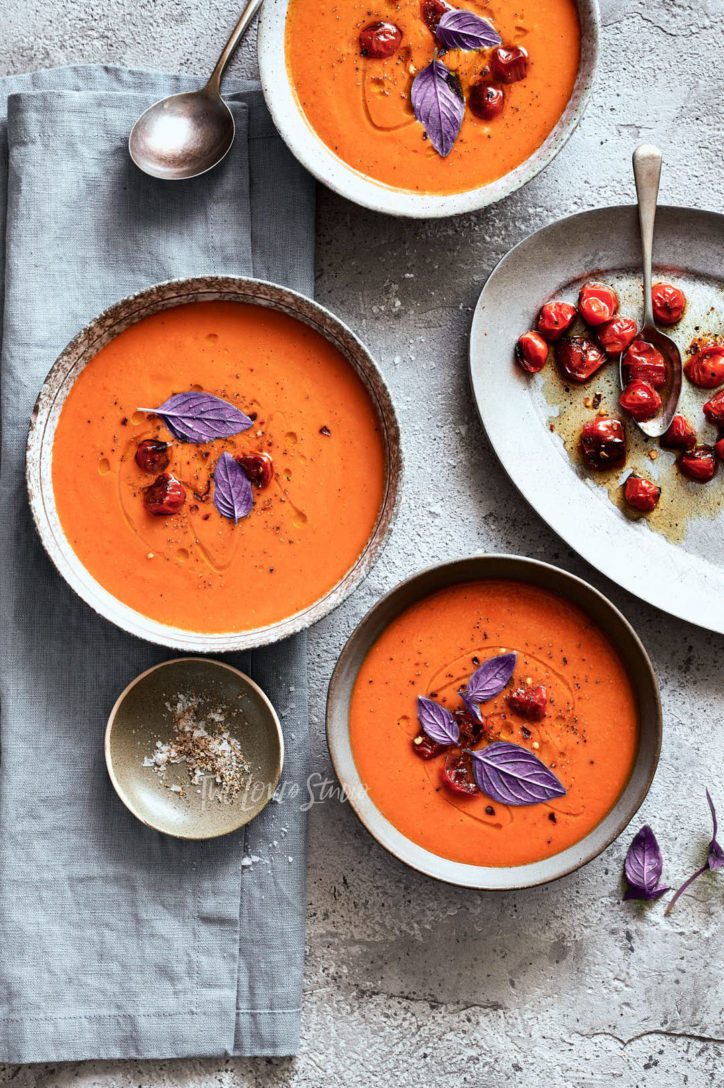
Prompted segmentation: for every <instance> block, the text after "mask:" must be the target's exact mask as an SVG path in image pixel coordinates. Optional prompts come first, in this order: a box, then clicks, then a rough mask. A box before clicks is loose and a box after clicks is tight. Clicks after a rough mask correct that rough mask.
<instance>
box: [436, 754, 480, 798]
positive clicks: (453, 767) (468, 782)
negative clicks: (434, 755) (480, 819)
mask: <svg viewBox="0 0 724 1088" xmlns="http://www.w3.org/2000/svg"><path fill="white" fill-rule="evenodd" d="M440 774H441V776H442V780H443V782H444V783H445V785H446V786H447V787H448V789H451V790H452V791H453V793H465V794H468V795H470V794H473V793H477V792H478V787H477V785H476V784H475V775H474V774H473V757H472V756H469V755H468V754H467V752H450V754H449V755H448V756H447V757H446V759H445V762H444V763H443V765H442V767H441V769H440Z"/></svg>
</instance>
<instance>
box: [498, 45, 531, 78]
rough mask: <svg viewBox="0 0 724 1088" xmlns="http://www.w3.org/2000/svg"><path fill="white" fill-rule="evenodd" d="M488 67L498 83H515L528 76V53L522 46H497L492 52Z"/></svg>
mask: <svg viewBox="0 0 724 1088" xmlns="http://www.w3.org/2000/svg"><path fill="white" fill-rule="evenodd" d="M490 67H491V69H492V71H493V76H494V78H495V79H497V80H498V81H499V82H500V83H517V82H518V80H519V79H525V77H526V76H527V75H528V51H527V50H526V49H524V48H523V46H522V45H509V46H505V45H499V46H497V48H496V49H494V50H493V52H492V55H491V57H490Z"/></svg>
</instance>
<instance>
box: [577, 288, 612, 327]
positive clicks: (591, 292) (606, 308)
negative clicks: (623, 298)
mask: <svg viewBox="0 0 724 1088" xmlns="http://www.w3.org/2000/svg"><path fill="white" fill-rule="evenodd" d="M617 310H618V295H617V294H616V292H615V291H614V289H613V287H609V286H608V284H607V283H595V282H593V281H592V282H591V283H584V285H583V287H582V288H581V293H580V295H579V296H578V312H579V313H580V315H581V317H582V318H583V320H584V321H585V322H586V323H587V324H588V325H594V326H595V325H604V324H605V323H606V322H607V321H610V320H611V318H612V317H613V315H614V314H615V313H616V311H617Z"/></svg>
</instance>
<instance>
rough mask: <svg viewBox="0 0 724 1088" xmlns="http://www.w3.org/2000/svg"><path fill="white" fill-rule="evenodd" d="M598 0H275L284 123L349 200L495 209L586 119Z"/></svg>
mask: <svg viewBox="0 0 724 1088" xmlns="http://www.w3.org/2000/svg"><path fill="white" fill-rule="evenodd" d="M598 28H599V16H598V8H597V4H596V0H519V2H518V3H516V4H515V5H513V6H511V5H509V4H505V3H503V0H491V2H486V3H483V2H482V0H465V2H464V3H462V4H460V3H456V4H452V3H448V2H447V0H397V2H396V3H395V4H388V3H383V2H380V0H378V2H377V3H376V4H372V5H370V4H369V3H368V2H366V0H267V3H266V4H265V5H264V7H263V9H262V13H261V17H260V29H259V65H260V71H261V81H262V87H263V90H264V94H265V97H266V100H267V104H268V106H269V109H270V112H271V114H272V117H273V119H274V122H275V124H276V127H277V129H278V130H279V132H280V134H281V135H282V137H283V138H284V140H285V141H286V142H287V144H288V146H289V147H290V149H291V150H292V152H293V153H294V154H295V155H296V157H297V158H298V159H299V160H300V162H301V163H302V164H303V165H304V166H305V167H306V168H307V169H308V170H309V171H310V172H311V173H312V174H314V175H315V176H316V177H317V178H318V179H319V180H320V181H322V182H323V183H324V184H325V185H327V186H328V187H329V188H331V189H333V190H335V191H336V192H338V193H340V194H341V195H343V196H345V197H347V198H349V199H351V200H354V201H356V202H357V203H358V204H362V205H363V206H365V207H369V208H372V209H373V210H375V211H382V212H388V213H391V214H393V215H402V216H413V217H420V218H433V217H437V216H448V215H456V214H459V213H462V212H467V211H472V210H475V209H477V208H482V207H485V206H486V205H488V204H491V203H494V202H495V201H497V200H500V199H502V198H503V197H505V196H507V195H508V194H510V193H512V192H514V191H515V190H516V189H518V188H519V187H520V186H521V185H524V184H525V183H526V182H528V181H529V180H530V179H531V178H532V177H534V176H535V175H536V174H537V173H538V172H539V171H540V170H542V169H543V167H545V166H546V165H547V164H548V163H549V162H550V161H551V159H552V158H553V157H554V156H555V155H556V154H557V153H558V151H560V149H561V148H562V147H563V145H564V143H565V142H566V140H567V139H568V137H569V136H570V135H571V133H572V132H573V130H574V128H575V127H576V124H577V123H578V121H579V120H580V118H581V116H582V114H583V111H584V108H585V105H586V102H587V99H588V95H589V93H590V90H591V86H592V83H593V78H594V72H595V67H596V61H597V52H598Z"/></svg>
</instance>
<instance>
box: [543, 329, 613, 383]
mask: <svg viewBox="0 0 724 1088" xmlns="http://www.w3.org/2000/svg"><path fill="white" fill-rule="evenodd" d="M554 351H555V356H556V361H557V363H558V365H559V366H560V367H561V369H562V370H563V372H564V374H566V376H567V377H569V378H570V379H571V380H572V381H574V382H586V381H588V379H589V378H590V377H591V375H592V374H595V373H596V371H597V370H600V368H601V367H602V366H603V364H604V363H605V362H606V355H605V354H604V352H602V351H601V349H600V348H599V347H597V346H596V344H594V343H593V341H592V340H583V339H577V338H575V337H572V338H570V339H568V338H566V339H564V340H559V341H558V343H557V344H556V345H555V348H554Z"/></svg>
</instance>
